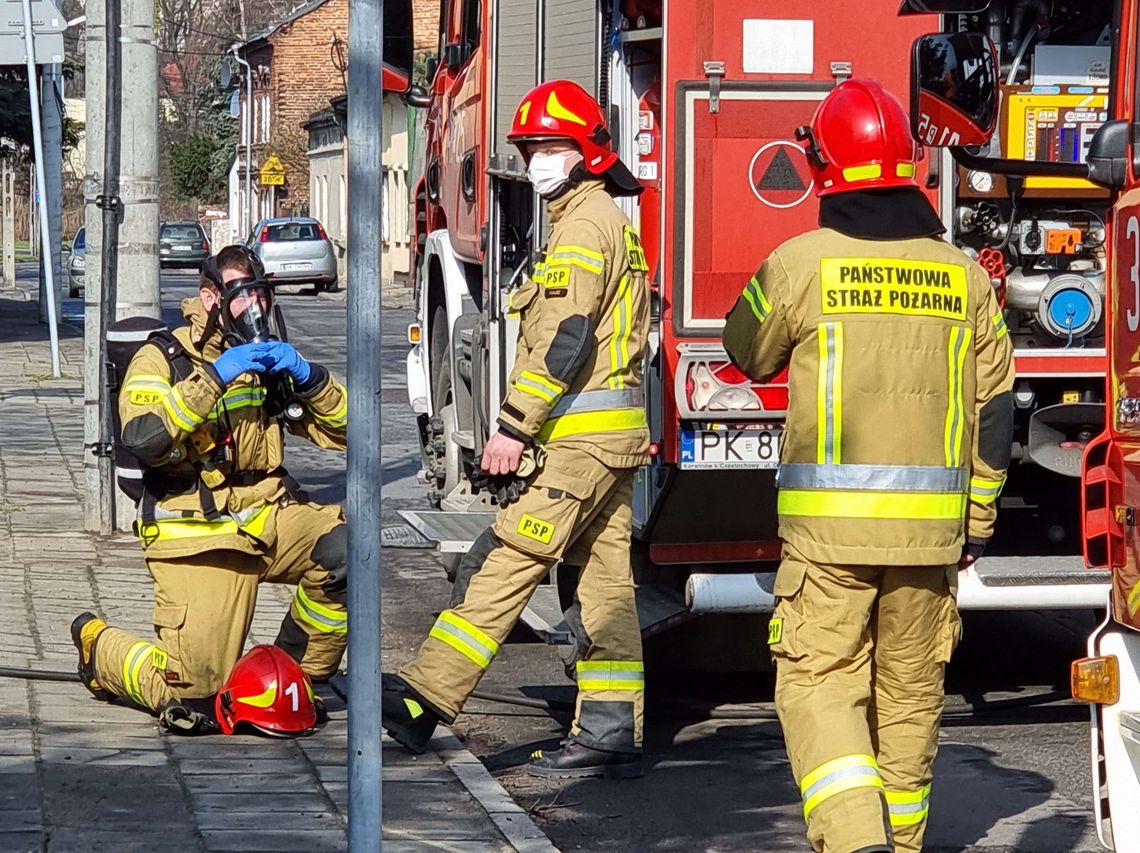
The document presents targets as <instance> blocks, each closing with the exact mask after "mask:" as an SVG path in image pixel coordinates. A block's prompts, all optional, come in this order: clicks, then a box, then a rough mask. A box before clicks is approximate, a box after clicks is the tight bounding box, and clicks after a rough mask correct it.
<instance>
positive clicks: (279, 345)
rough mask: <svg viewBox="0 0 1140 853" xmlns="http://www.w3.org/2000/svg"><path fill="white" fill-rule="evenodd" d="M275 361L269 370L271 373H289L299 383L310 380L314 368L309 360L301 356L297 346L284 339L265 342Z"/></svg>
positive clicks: (302, 383)
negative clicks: (310, 365)
mask: <svg viewBox="0 0 1140 853" xmlns="http://www.w3.org/2000/svg"><path fill="white" fill-rule="evenodd" d="M264 346H265V347H266V348H267V352H268V353H269V356H270V358H271V359H272V360H273V363H272V364H271V365H270V367H269V370H270V372H271V373H288V374H289V375H290V376H291V377H292V378H293V382H294V383H295V384H297V385H304V384H305V383H306V382H308V381H309V376H310V374H311V373H312V368H311V367H309V362H307V361H305V359H303V358H301V354H300V353H299V352H297V349H296V347H294V346H293V345H292V344H287V343H285V342H284V341H269V342H268V343H266V344H264Z"/></svg>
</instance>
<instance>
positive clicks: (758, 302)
mask: <svg viewBox="0 0 1140 853" xmlns="http://www.w3.org/2000/svg"><path fill="white" fill-rule="evenodd" d="M741 296H743V297H744V300H745V301H746V302H747V303H748V307H749V308H751V309H752V314H753V315H754V316H755V317H756V321H757V322H758V323H760V324H761V325H763V323H764V321H765V320H767V319H768V315H769V314H771V313H772V303H771V302H769V301H768V297H767V296H765V295H764V290H763V289H762V288H761V287H760V282H758V281H757V280H756V276H752V278H750V279H749V280H748V284H747V285H745V287H744V292H743V293H742V294H741Z"/></svg>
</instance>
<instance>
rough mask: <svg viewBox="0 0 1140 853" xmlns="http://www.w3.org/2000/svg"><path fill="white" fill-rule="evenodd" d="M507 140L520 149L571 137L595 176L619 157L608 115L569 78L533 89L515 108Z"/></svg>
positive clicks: (587, 93)
mask: <svg viewBox="0 0 1140 853" xmlns="http://www.w3.org/2000/svg"><path fill="white" fill-rule="evenodd" d="M507 139H508V140H509V141H510V142H513V143H514V144H515V145H517V146H519V147H520V150H522V143H526V142H540V141H545V140H550V139H571V140H573V141H574V142H576V143H577V144H578V148H579V149H580V150H581V152H582V157H583V158H584V159H585V166H586V171H587V172H589V173H590V174H591V175H601V174H603V173H604V172H605V171H606V170H608V169H609V168H610V167H611V166H612V165H614V163H616V162H617V159H618V156H617V154H616V153H615V152H614V150H613V147H612V146H611V145H610V132H609V130H607V129H606V114H605V113H604V112H603V111H602V108H601V106H600V105H599V104H598V102H597V101H595V100H594V99H593V98H592V97H591V96H590V93H589V92H587V91H586V90H585V89H583V88H582V87H581V86H579V85H578V84H577V83H573V82H571V81H569V80H551V81H549V82H547V83H542V84H540V85H538V86H535V87H534V88H533V89H531V90H530V91H529V92H528V93H527V95H526V97H524V98H523V99H522V103H521V104H519V108H518V110H516V111H515V120H514V123H513V124H512V125H511V132H510V133H508V134H507ZM524 153H525V152H524Z"/></svg>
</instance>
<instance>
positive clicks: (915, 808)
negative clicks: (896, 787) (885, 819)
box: [883, 785, 930, 827]
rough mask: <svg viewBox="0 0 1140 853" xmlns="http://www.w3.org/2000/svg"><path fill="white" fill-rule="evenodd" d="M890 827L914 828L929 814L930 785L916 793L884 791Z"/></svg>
mask: <svg viewBox="0 0 1140 853" xmlns="http://www.w3.org/2000/svg"><path fill="white" fill-rule="evenodd" d="M883 794H884V795H885V796H886V798H887V812H888V813H889V814H890V818H891V826H894V827H899V826H915V825H917V824H920V823H922V822H923V821H924V820H926V818H927V815H929V814H930V785H924V786H923V787H922V788H920V789H919V790H917V791H884V792H883Z"/></svg>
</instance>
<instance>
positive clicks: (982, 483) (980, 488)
mask: <svg viewBox="0 0 1140 853" xmlns="http://www.w3.org/2000/svg"><path fill="white" fill-rule="evenodd" d="M1004 485H1005V477H1002V478H1001V479H1000V480H991V479H989V478H987V477H971V478H970V500H972V501H976V502H977V503H980V504H992V503H993V502H994V501H996V500H997V499H998V495H1000V494H1001V487H1002V486H1004Z"/></svg>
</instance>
